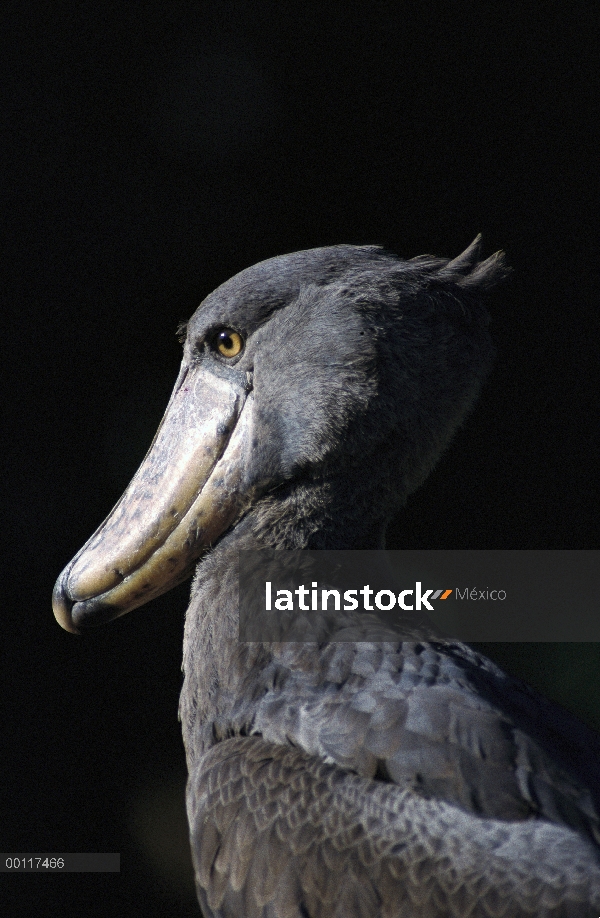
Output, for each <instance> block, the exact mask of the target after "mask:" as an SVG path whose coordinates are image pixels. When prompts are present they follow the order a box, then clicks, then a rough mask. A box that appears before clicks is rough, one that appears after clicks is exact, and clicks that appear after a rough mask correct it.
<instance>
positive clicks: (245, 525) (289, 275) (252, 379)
mask: <svg viewBox="0 0 600 918" xmlns="http://www.w3.org/2000/svg"><path fill="white" fill-rule="evenodd" d="M479 251H480V242H479V238H478V239H477V240H475V242H474V243H473V244H472V245H471V246H470V247H469V248H468V249H467V250H466V252H464V253H463V254H462V255H460V256H459V257H458V258H456V259H454V261H447V260H444V259H438V258H433V257H430V256H423V257H422V258H417V259H413V260H412V261H402V260H400V259H398V258H397V257H396V256H394V255H391V254H390V253H388V252H386V251H384V250H383V249H381V248H379V247H374V246H367V247H357V246H335V247H331V248H324V249H315V250H312V251H307V252H299V253H296V254H294V255H287V256H283V257H281V258H275V259H272V260H270V261H267V262H263V263H261V264H259V265H255V266H254V267H253V268H250V269H248V270H246V271H243V272H242V273H241V274H239V275H237V276H236V277H234V278H233V279H232V280H230V281H228V282H227V283H226V284H224V285H222V286H221V287H219V288H218V289H217V290H216V291H215V292H214V293H212V294H211V295H210V296H209V297H208V298H207V299H206V300H205V302H204V303H203V304H202V305H201V306H200V308H199V309H198V310H197V312H196V313H195V314H194V316H193V317H192V319H191V320H190V322H189V323H188V327H187V339H186V345H185V354H184V370H182V375H181V376H180V382H179V383H178V386H179V388H177V387H176V391H175V393H174V395H173V399H172V405H173V406H175V407H176V406H177V404H178V402H177V399H179V398H183V395H181V392H182V391H183V390H182V389H181V386H183V385H184V384H185V385H186V386H187V385H188V384H189V387H190V392H192V393H193V392H194V391H195V389H194V387H195V386H196V382H195V380H200V381H201V380H202V379H205V380H208V379H211V380H224V381H225V382H226V383H227V384H228V385H231V386H232V387H233V386H237V389H236V391H237V392H245V393H247V395H246V396H241V395H240V398H242V397H246V398H247V401H246V403H245V404H246V405H247V406H248V405H249V408H248V409H247V408H243V410H242V414H240V415H239V417H240V418H241V417H243V416H244V415H243V412H244V411H246V410H248V411H249V412H250V414H247V415H246V416H245V417H246V418H248V417H249V418H250V420H246V421H244V423H246V424H247V425H248V426H247V429H248V434H247V435H245V437H244V439H243V440H242V439H241V440H240V442H241V443H242V446H240V447H239V450H238V452H236V453H235V455H236V456H238V455H239V456H240V458H239V461H238V464H237V468H236V476H237V477H236V478H235V483H234V484H228V483H227V481H229V480H230V479H227V477H226V475H225V476H223V478H222V480H221V479H219V481H218V482H217V486H218V487H220V488H221V491H220V492H219V493H220V494H221V495H222V499H223V502H224V504H226V505H227V506H228V507H229V506H231V507H233V509H232V510H231V515H230V517H228V522H227V524H226V525H225V524H224V526H225V528H223V529H222V531H221V532H220V533H219V534H218V537H217V538H212V537H211V541H212V544H211V545H210V550H208V551H206V549H207V547H208V546H207V539H208V536H206V534H204V535H202V533H205V532H207V531H208V529H206V526H207V525H208V524H205V523H202V519H203V518H202V516H201V514H196V516H195V517H194V521H193V525H194V527H195V528H194V529H193V533H194V535H193V537H192V536H190V537H189V538H188V542H187V543H186V545H187V546H188V547H187V548H186V551H188V550H189V552H190V554H189V557H190V558H191V557H192V554H191V552H192V548H190V547H189V546H190V545H193V543H194V539H196V540H197V541H198V543H200V541H201V539H202V538H204V543H203V545H204V548H203V550H204V551H205V552H206V553H205V554H204V556H203V557H202V559H201V562H200V564H199V565H198V567H197V571H196V576H195V579H194V583H193V587H192V595H191V601H190V605H189V609H188V612H187V616H186V627H185V639H184V672H185V680H184V686H183V690H182V694H181V703H180V717H181V721H182V727H183V736H184V741H185V746H186V752H187V759H188V768H189V782H188V793H187V803H188V814H189V821H190V833H191V845H192V855H193V860H194V866H195V870H196V880H197V886H198V896H199V900H200V904H201V907H202V910H203V912H204V914H205V915H206V916H207V918H234V916H238V918H241V916H244V918H259V916H260V918H307V916H310V918H321V916H323V918H324V916H328V918H375V916H378V918H409V916H410V918H434V916H435V918H442V916H455V918H467V916H471V918H478V916H481V918H501V916H505V918H520V916H533V915H536V916H544V918H550V916H553V918H558V916H565V918H566V916H581V918H584V916H585V918H587V916H597V915H599V914H600V818H599V812H600V766H599V762H600V741H599V739H598V737H597V736H596V734H594V733H592V731H590V730H588V729H587V728H586V727H584V726H583V725H582V724H580V723H579V722H577V721H576V720H575V719H574V718H572V717H571V716H569V715H568V714H566V713H565V712H563V711H562V710H561V709H559V708H558V707H556V706H555V705H552V704H551V703H549V702H547V701H546V700H544V699H543V698H541V697H540V696H539V695H537V694H536V693H534V692H533V691H531V690H530V689H529V688H527V687H526V686H525V685H523V684H522V683H520V682H518V681H516V680H514V679H511V678H510V677H508V676H507V675H505V674H504V673H503V672H502V671H501V670H500V669H498V667H496V666H495V665H494V664H493V663H491V662H490V661H489V660H487V659H485V658H484V657H482V656H480V655H479V654H477V653H475V652H474V651H473V650H471V649H470V648H469V647H467V646H466V645H464V644H461V643H458V642H452V641H441V640H435V639H428V640H422V641H410V642H407V641H401V640H400V639H399V637H398V634H397V633H394V630H393V629H392V628H390V627H389V626H387V625H384V624H382V625H381V628H380V631H379V633H378V637H379V638H380V639H379V640H377V641H373V640H367V638H368V637H369V636H370V634H371V633H372V632H371V631H370V629H371V627H372V623H371V622H369V621H367V619H366V618H365V617H363V616H361V615H359V614H358V613H356V614H353V615H351V616H350V620H346V621H345V622H344V628H345V629H348V628H351V629H354V631H353V633H354V634H355V637H356V640H354V641H349V640H348V639H347V636H348V630H346V631H345V638H344V641H343V642H341V641H339V640H338V641H336V631H335V625H332V624H331V623H330V622H325V620H324V621H323V632H322V634H321V636H322V638H323V640H321V641H319V642H318V643H316V642H312V643H311V642H304V643H298V642H295V643H292V642H289V640H288V641H286V639H285V638H286V634H285V633H282V635H281V640H280V641H278V642H272V643H264V642H263V643H258V642H254V643H241V642H240V641H239V640H238V606H237V582H238V580H237V565H238V556H239V551H240V549H255V548H265V547H268V548H280V549H301V548H310V549H315V548H316V549H340V548H341V549H356V548H364V549H374V548H380V547H382V546H383V544H384V536H385V528H386V525H387V522H388V521H389V519H390V518H391V516H392V515H393V514H394V513H395V512H396V511H397V510H398V509H399V508H400V507H401V506H402V505H403V504H404V503H405V501H406V499H407V497H408V496H409V495H410V493H412V491H414V490H415V488H417V487H418V486H419V485H420V484H421V482H422V481H423V479H424V478H425V477H426V475H427V474H428V472H429V471H430V469H431V468H432V467H433V465H434V464H435V462H436V460H437V459H438V457H439V456H440V454H441V452H442V451H443V449H444V448H445V447H446V445H447V444H448V442H449V440H450V438H451V436H452V434H453V433H454V431H455V430H456V428H457V426H458V425H459V424H460V423H461V422H462V420H463V419H464V417H465V415H466V414H467V412H468V411H469V410H470V409H471V407H472V405H473V402H474V400H475V398H476V396H477V394H478V392H479V389H480V386H481V383H482V381H483V379H484V378H485V376H486V374H487V372H488V370H489V367H490V364H491V360H492V356H493V350H492V345H491V342H490V337H489V332H488V327H487V326H488V319H487V314H486V311H485V308H484V306H483V305H482V298H483V294H484V293H485V291H486V290H487V289H488V288H490V287H492V286H493V285H494V284H495V283H497V282H498V280H500V279H502V277H504V276H505V274H506V273H507V269H506V267H505V265H504V261H503V258H502V256H501V254H497V255H495V256H492V257H491V258H489V259H487V261H479V260H478V259H479ZM219 328H229V329H233V330H235V331H236V332H237V333H239V334H240V336H241V337H242V339H243V341H244V347H243V350H242V351H241V353H240V354H239V356H237V355H236V357H235V359H234V360H224V359H221V358H220V357H218V356H216V355H215V352H214V346H213V345H211V342H214V333H215V329H219ZM190 374H191V375H190ZM194 374H195V375H194ZM219 384H220V383H219ZM214 385H217V383H214ZM198 386H200V383H198ZM185 391H187V390H185ZM198 391H199V392H200V391H201V390H200V389H198ZM191 397H193V396H192V395H191V396H190V398H191ZM173 410H174V409H173ZM178 410H179V409H178ZM164 423H167V422H166V421H165V422H164ZM240 423H241V422H239V421H238V424H240ZM164 429H167V428H164ZM228 435H229V434H228ZM233 436H234V435H232V437H233ZM156 442H157V443H158V444H159V445H160V435H159V438H158V439H157V441H156ZM232 442H233V440H232ZM236 449H238V447H237V446H236ZM225 455H227V453H225ZM159 458H160V457H159ZM160 461H161V462H162V461H163V459H162V458H160ZM156 468H159V466H158V465H157V466H156ZM160 468H162V466H161V467H160ZM160 468H159V473H160V474H162V472H160ZM159 473H155V479H156V480H157V481H158V480H159V479H158V476H159ZM213 477H214V476H213ZM210 480H212V479H209V481H210ZM233 480H234V479H231V481H233ZM134 482H135V480H134ZM223 482H225V483H223ZM132 487H133V483H132ZM157 487H158V486H157ZM144 494H145V495H146V496H145V498H144V499H146V498H148V495H150V498H151V496H152V491H149V492H144ZM150 498H148V499H150ZM236 501H237V502H236ZM123 507H125V508H126V507H127V503H126V502H125V504H124V505H120V509H119V514H120V516H123V514H124V513H125V510H124V509H123ZM120 516H117V517H115V519H116V520H117V523H119V520H120ZM109 519H110V518H109ZM199 520H200V522H199ZM173 525H174V524H173ZM203 527H204V528H203ZM190 532H192V529H190ZM198 533H201V534H200V535H199V534H198ZM94 538H95V539H96V541H97V539H98V537H97V536H95V537H94ZM188 543H189V544H188ZM95 544H96V543H94V540H92V541H91V542H90V545H91V546H92V549H94V550H95V548H94V545H95ZM84 552H85V549H84ZM199 552H200V549H198V550H197V551H196V554H195V555H194V557H197V556H198V554H199ZM81 557H84V555H82V556H81ZM187 557H188V556H186V558H187ZM111 558H112V556H111ZM86 563H87V562H86ZM114 563H115V562H114V560H111V561H110V564H114ZM173 564H175V561H173ZM78 565H79V567H78ZM88 567H89V565H88ZM109 567H110V565H109V563H108V562H107V566H106V569H109ZM177 570H179V569H177ZM87 571H88V568H87V567H86V566H85V564H84V562H83V561H82V560H81V558H80V556H77V558H76V559H75V560H74V562H73V564H72V565H70V566H69V567H68V568H67V569H66V572H65V573H64V574H63V575H62V578H60V579H59V583H58V584H57V592H56V595H57V597H59V598H58V599H57V608H58V609H59V611H58V612H57V617H59V619H60V620H61V622H62V623H63V624H65V627H70V628H71V630H75V626H78V627H83V626H84V625H85V626H87V624H89V621H88V619H89V617H90V616H91V614H92V612H94V610H97V614H98V616H99V618H102V619H106V618H108V617H114V616H115V615H116V614H122V613H123V612H124V611H127V610H128V608H133V607H134V606H135V605H139V604H141V602H142V601H143V598H140V597H141V595H142V594H141V593H136V594H135V596H134V597H133V599H132V600H130V601H129V600H128V602H129V604H128V605H127V604H126V602H125V600H121V599H119V596H120V594H118V593H117V591H118V590H119V589H121V587H120V586H118V587H115V588H114V589H113V590H112V592H104V593H102V595H101V597H100V598H93V599H89V598H88V596H89V595H91V590H89V589H88V592H87V593H86V592H85V591H84V590H83V588H82V587H79V586H78V584H79V583H80V582H83V576H84V575H85V576H88V574H87ZM119 571H120V568H119ZM73 572H74V573H73ZM103 576H104V575H103ZM123 576H125V580H124V583H125V585H126V584H127V574H125V575H123ZM177 577H178V579H181V575H180V574H179V573H177ZM77 578H79V580H78V579H77ZM86 583H87V581H86ZM153 583H154V582H152V583H150V581H149V584H148V587H147V589H148V591H149V595H150V594H151V595H156V594H157V591H158V592H159V591H160V590H163V589H165V588H167V587H166V586H164V584H163V585H161V586H160V587H159V586H154V585H153ZM144 589H145V587H144ZM78 590H79V593H78ZM152 590H154V592H151V591H152ZM119 603H120V604H119ZM94 604H95V605H94ZM78 610H80V611H78ZM90 610H91V612H90ZM86 616H87V617H86ZM339 637H340V635H339V633H338V638H339Z"/></svg>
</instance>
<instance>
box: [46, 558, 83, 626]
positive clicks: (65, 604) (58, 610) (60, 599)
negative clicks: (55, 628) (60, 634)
mask: <svg viewBox="0 0 600 918" xmlns="http://www.w3.org/2000/svg"><path fill="white" fill-rule="evenodd" d="M69 568H70V565H69V567H67V568H65V570H64V571H63V572H62V574H61V575H60V577H59V578H58V580H57V581H56V584H55V586H54V590H53V592H52V609H53V611H54V617H55V619H56V621H57V622H58V624H59V625H60V626H61V628H64V629H65V631H70V632H71V634H81V631H80V630H79V628H76V627H75V624H74V622H73V614H72V612H73V606H74V605H75V603H74V600H72V599H71V597H70V596H69V592H68V589H67V577H68V574H69Z"/></svg>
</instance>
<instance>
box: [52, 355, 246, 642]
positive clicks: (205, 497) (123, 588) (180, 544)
mask: <svg viewBox="0 0 600 918" xmlns="http://www.w3.org/2000/svg"><path fill="white" fill-rule="evenodd" d="M250 390H251V383H250V382H249V374H245V373H244V374H242V373H235V372H230V373H228V374H227V377H221V376H218V375H215V374H213V373H212V372H209V371H207V370H205V369H202V368H194V367H191V368H189V367H186V366H184V367H182V370H181V372H180V374H179V378H178V380H177V383H176V385H175V389H174V391H173V395H172V396H171V400H170V402H169V405H168V407H167V410H166V412H165V416H164V418H163V420H162V422H161V424H160V427H159V429H158V432H157V434H156V436H155V438H154V441H153V443H152V445H151V447H150V450H149V451H148V454H147V455H146V458H145V459H144V461H143V463H142V465H141V466H140V468H139V469H138V471H137V473H136V474H135V476H134V478H133V480H132V481H131V484H130V485H129V487H128V488H127V490H126V491H125V493H124V494H123V497H122V498H121V500H120V501H119V502H118V504H117V505H116V506H115V508H114V509H113V511H112V513H110V515H109V516H108V517H107V519H106V520H105V521H104V523H103V524H102V525H101V526H100V528H99V529H98V530H97V531H96V532H95V533H94V535H93V536H92V537H91V539H90V540H89V541H88V542H87V543H86V545H84V547H83V548H82V549H81V551H80V552H79V553H78V554H77V555H76V556H75V558H74V559H73V560H72V561H71V562H70V564H68V565H67V567H66V568H65V569H64V571H63V572H62V574H61V575H60V577H59V578H58V580H57V581H56V586H55V587H54V593H53V596H52V606H53V609H54V615H55V616H56V619H57V621H58V622H59V624H60V625H62V627H63V628H65V629H66V630H67V631H72V632H74V633H78V632H80V631H81V630H84V629H86V628H91V627H95V626H97V625H101V624H104V623H105V622H107V621H110V620H111V619H113V618H117V617H118V616H120V615H124V614H125V613H126V612H130V611H131V610H132V609H135V608H137V607H138V606H141V605H143V604H144V603H146V602H148V601H149V600H150V599H154V598H155V597H156V596H159V595H160V594H161V593H164V592H166V591H167V590H169V589H171V588H172V587H174V586H176V585H177V584H178V583H181V582H182V581H183V580H185V579H186V578H187V577H188V576H189V575H190V574H191V573H192V571H193V568H194V562H195V561H196V560H197V558H198V557H199V556H200V555H201V554H202V553H203V552H204V551H205V550H206V549H207V548H208V547H209V546H210V545H212V543H213V542H214V541H215V540H216V539H217V538H218V537H219V536H220V535H221V534H222V533H223V532H224V531H225V530H226V529H228V528H229V527H230V526H231V525H232V523H234V522H235V520H236V519H237V518H239V516H240V515H241V514H242V512H243V510H244V495H243V494H242V493H241V488H240V485H241V480H242V477H243V468H244V453H245V448H246V446H247V443H248V428H249V424H250V420H251V404H250V402H251V401H252V399H251V398H250V399H249V398H248V395H249V392H250ZM244 408H245V409H246V410H244Z"/></svg>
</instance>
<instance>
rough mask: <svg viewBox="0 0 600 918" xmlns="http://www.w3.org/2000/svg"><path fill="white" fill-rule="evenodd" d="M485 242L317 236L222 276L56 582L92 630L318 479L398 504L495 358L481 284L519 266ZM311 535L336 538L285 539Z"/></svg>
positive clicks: (67, 617)
mask: <svg viewBox="0 0 600 918" xmlns="http://www.w3.org/2000/svg"><path fill="white" fill-rule="evenodd" d="M479 247H480V242H479V238H478V239H476V240H475V242H474V243H473V244H472V245H471V246H469V248H468V249H467V250H466V251H465V252H463V254H462V255H460V256H459V257H458V258H456V259H454V260H453V261H447V260H445V259H439V258H433V257H431V256H422V257H420V258H416V259H413V260H411V261H402V260H400V259H399V258H398V257H397V256H395V255H392V254H390V253H389V252H386V251H385V250H384V249H382V248H380V247H377V246H350V245H342V246H332V247H328V248H321V249H312V250H309V251H305V252H297V253H294V254H292V255H284V256H281V257H278V258H273V259H270V260H268V261H265V262H261V263H260V264H257V265H255V266H254V267H252V268H248V269H247V270H245V271H242V272H241V273H240V274H238V275H236V276H235V277H233V278H232V279H231V280H229V281H227V282H226V283H225V284H223V285H222V286H221V287H219V288H218V289H217V290H215V291H214V292H213V293H211V294H210V296H208V297H207V298H206V300H205V301H204V302H203V303H202V304H201V305H200V307H199V308H198V310H197V311H196V312H195V313H194V315H193V316H192V318H191V319H190V321H189V322H188V323H187V327H186V335H185V346H184V357H183V362H182V366H181V370H180V373H179V376H178V379H177V382H176V384H175V389H174V391H173V394H172V396H171V399H170V401H169V404H168V406H167V410H166V413H165V416H164V418H163V420H162V422H161V424H160V427H159V429H158V432H157V434H156V436H155V438H154V441H153V443H152V445H151V447H150V450H149V451H148V454H147V456H146V458H145V459H144V461H143V463H142V465H141V466H140V468H139V470H138V472H137V473H136V475H135V476H134V478H133V480H132V482H131V484H130V485H129V487H128V488H127V490H126V491H125V493H124V495H123V497H122V498H121V500H120V501H119V502H118V503H117V505H116V507H115V508H114V509H113V511H112V513H111V514H110V515H109V516H108V518H107V519H106V520H105V522H104V523H103V524H102V526H100V528H99V529H98V530H97V531H96V533H95V534H94V535H93V536H92V538H91V539H90V540H89V541H88V542H87V544H86V545H85V546H84V547H83V548H82V549H81V551H80V552H79V553H78V554H77V555H76V556H75V558H74V559H73V561H71V563H70V564H69V565H67V567H66V568H65V570H64V571H63V573H62V574H61V576H60V577H59V579H58V581H57V583H56V586H55V589H54V596H53V605H54V612H55V615H56V618H57V620H58V621H59V623H60V624H61V625H62V626H63V627H64V628H66V629H67V630H69V631H74V632H78V631H80V630H84V629H86V628H88V627H92V626H95V625H98V624H102V623H103V622H106V621H109V620H111V619H113V618H116V617H118V616H119V615H123V614H124V613H126V612H128V611H130V610H131V609H134V608H136V607H137V606H140V605H143V604H144V603H146V602H148V601H149V600H150V599H153V598H154V597H156V596H158V595H160V594H161V593H163V592H165V591H166V590H168V589H170V588H171V587H173V586H175V585H176V584H177V583H180V582H181V581H182V580H184V579H186V578H187V577H188V576H189V575H190V574H191V572H192V570H193V567H194V565H195V563H196V561H197V560H198V558H199V557H200V556H201V555H202V554H203V553H204V552H205V551H206V550H207V549H208V548H209V547H210V546H212V545H214V544H215V543H217V542H218V540H219V539H220V538H222V537H223V535H224V534H225V533H227V532H229V531H230V530H231V529H232V527H235V525H236V524H237V522H238V521H239V520H240V519H241V518H242V517H244V516H245V515H247V514H248V513H250V512H253V511H254V510H255V509H256V508H257V507H258V506H259V505H261V503H262V504H263V505H264V506H267V505H270V506H271V507H272V506H273V504H274V503H276V502H277V501H278V500H279V499H283V498H284V497H285V496H286V495H287V496H288V497H289V495H290V494H291V493H292V492H293V490H294V488H302V489H303V493H305V494H308V495H309V494H310V490H311V487H314V488H315V489H316V491H318V495H319V497H318V500H316V501H315V503H318V504H319V505H320V508H319V513H320V517H319V518H320V519H321V522H322V520H323V519H325V517H327V516H328V517H329V518H331V517H332V516H335V514H336V513H337V514H338V515H339V514H342V515H344V513H346V512H347V515H348V516H349V517H350V516H351V513H350V511H349V509H348V508H349V507H350V506H352V507H355V508H359V511H360V513H361V514H362V515H363V516H364V515H365V514H367V515H370V516H371V518H372V519H373V520H377V521H381V522H382V523H384V522H385V520H386V519H389V518H390V517H391V516H392V515H393V513H394V512H395V511H396V509H397V508H398V506H400V505H401V504H402V503H403V502H404V501H405V499H406V497H407V495H408V494H410V493H411V492H412V491H413V490H414V489H415V488H416V487H418V485H419V484H420V483H421V481H422V480H423V479H424V478H425V476H426V475H427V474H428V472H429V471H430V469H431V468H432V466H433V465H434V463H435V462H436V460H437V459H438V457H439V456H440V454H441V452H442V451H443V449H444V448H445V446H446V444H447V443H448V441H449V439H450V437H451V436H452V433H453V432H454V430H455V429H456V427H457V426H458V425H459V424H460V422H461V421H462V419H463V418H464V416H465V414H466V413H467V412H468V410H469V408H470V407H471V405H472V403H473V401H474V399H475V397H476V395H477V393H478V391H479V388H480V385H481V382H482V380H483V379H484V377H485V375H486V373H487V371H488V369H489V366H490V363H491V358H492V346H491V343H490V338H489V334H488V330H487V322H488V320H487V314H486V312H485V309H484V308H483V306H482V305H481V298H482V297H481V294H482V291H485V290H487V289H488V288H489V287H491V286H492V285H494V284H495V283H496V282H497V281H498V280H500V279H501V278H502V277H504V276H505V275H506V273H507V268H506V267H505V265H504V262H503V258H502V255H501V254H500V253H498V254H496V255H493V256H492V257H491V258H488V259H487V260H486V261H478V256H479ZM324 495H325V496H324ZM307 500H308V503H310V498H307ZM336 502H337V503H336ZM328 503H329V506H325V505H326V504H328ZM296 512H298V505H297V504H296ZM310 512H311V511H310V508H307V513H308V514H309V515H310ZM319 513H316V512H315V513H313V517H314V518H317V517H318V516H319ZM260 519H261V517H260V514H259V515H258V517H257V520H259V521H260ZM266 519H272V517H269V516H268V514H266V515H265V514H263V517H262V520H263V530H264V531H265V532H267V531H269V526H266V527H265V525H264V521H265V520H266ZM301 522H302V521H301V520H297V524H298V526H299V527H300V528H301ZM257 525H258V524H257ZM276 528H277V527H276V526H275V527H273V526H271V527H270V531H271V533H273V532H274V531H275V530H276ZM267 544H268V539H267ZM271 544H277V539H276V538H275V537H273V539H272V542H271ZM308 545H310V547H317V546H318V542H314V541H313V542H312V543H311V542H310V540H309V541H308V542H306V540H305V542H304V543H300V545H294V546H292V545H289V544H288V545H287V546H285V547H302V546H304V547H307V546H308ZM331 547H346V546H345V545H343V544H342V545H338V546H335V545H331ZM355 547H359V546H358V545H356V546H355Z"/></svg>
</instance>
